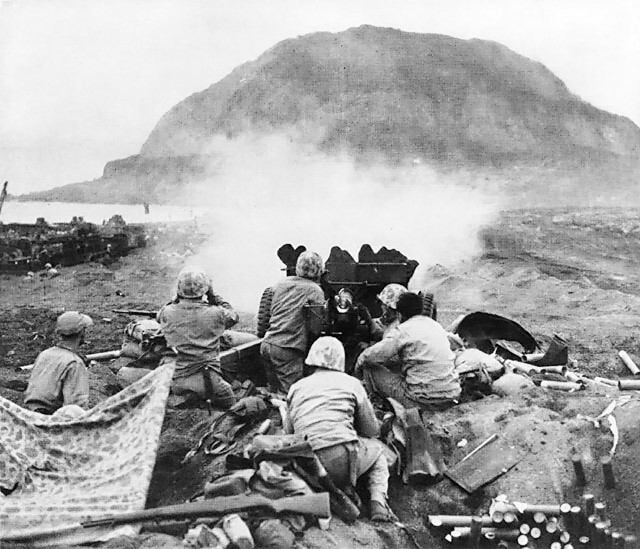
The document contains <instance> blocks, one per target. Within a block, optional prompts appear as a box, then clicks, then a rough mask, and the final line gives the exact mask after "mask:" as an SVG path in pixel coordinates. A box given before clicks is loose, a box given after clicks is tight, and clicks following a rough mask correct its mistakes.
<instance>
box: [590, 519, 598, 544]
mask: <svg viewBox="0 0 640 549" xmlns="http://www.w3.org/2000/svg"><path fill="white" fill-rule="evenodd" d="M599 521H600V519H599V518H598V517H597V516H596V515H589V516H588V517H587V525H588V528H587V535H588V536H589V538H590V539H591V540H592V541H593V542H594V543H595V539H596V524H598V522H599Z"/></svg>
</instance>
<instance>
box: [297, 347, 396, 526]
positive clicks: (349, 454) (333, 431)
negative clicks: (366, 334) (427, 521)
mask: <svg viewBox="0 0 640 549" xmlns="http://www.w3.org/2000/svg"><path fill="white" fill-rule="evenodd" d="M305 362H306V364H307V365H308V366H311V367H312V368H313V372H312V373H311V374H310V375H309V376H307V377H305V378H303V379H301V380H300V381H298V382H296V383H294V384H293V386H292V387H291V389H290V390H289V394H288V396H287V407H288V413H287V418H286V421H285V431H286V432H287V433H290V434H300V435H303V436H304V437H305V438H306V439H307V440H308V441H309V444H310V445H311V448H312V449H313V450H314V452H315V453H316V455H317V456H318V458H319V459H320V461H321V462H322V464H323V465H324V467H325V468H326V470H327V472H328V473H329V475H330V477H331V478H332V480H333V481H334V482H335V484H336V485H337V486H339V487H341V488H346V489H350V488H352V487H353V486H354V485H355V483H356V480H357V479H358V478H359V477H361V476H363V475H366V476H367V480H368V484H369V492H370V495H371V503H370V510H371V519H372V520H377V521H383V520H389V519H390V518H391V513H390V512H389V508H388V507H387V488H388V482H389V465H388V462H387V459H386V456H385V454H384V447H383V445H382V443H381V442H380V441H379V440H377V439H376V438H374V437H377V436H378V435H379V433H380V427H379V425H378V420H377V419H376V416H375V413H374V410H373V406H372V405H371V402H370V401H369V398H368V397H367V394H366V392H365V390H364V387H363V386H362V384H361V383H360V381H358V380H357V379H356V378H355V377H353V376H350V375H348V374H346V373H345V372H344V363H345V353H344V348H343V346H342V344H341V343H340V341H339V340H338V339H336V338H335V337H330V336H323V337H320V338H318V339H317V340H316V341H315V342H314V343H313V345H312V346H311V349H310V350H309V355H308V356H307V358H306V361H305Z"/></svg>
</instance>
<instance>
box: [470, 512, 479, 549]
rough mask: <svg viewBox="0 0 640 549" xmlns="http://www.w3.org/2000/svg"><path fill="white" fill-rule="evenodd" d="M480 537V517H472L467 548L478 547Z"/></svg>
mask: <svg viewBox="0 0 640 549" xmlns="http://www.w3.org/2000/svg"><path fill="white" fill-rule="evenodd" d="M481 539H482V518H481V517H472V518H471V528H470V530H469V540H468V542H467V547H468V548H469V549H479V547H480V540H481Z"/></svg>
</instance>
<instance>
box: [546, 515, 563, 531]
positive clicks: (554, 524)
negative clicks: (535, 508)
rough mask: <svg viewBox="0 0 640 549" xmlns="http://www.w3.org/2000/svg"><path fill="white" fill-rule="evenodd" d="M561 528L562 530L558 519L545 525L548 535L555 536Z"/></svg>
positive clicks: (551, 520)
mask: <svg viewBox="0 0 640 549" xmlns="http://www.w3.org/2000/svg"><path fill="white" fill-rule="evenodd" d="M559 528H560V525H559V524H558V519H556V518H552V519H549V520H547V522H546V523H545V525H544V529H545V531H546V532H547V534H555V533H556V532H557V531H558V529H559Z"/></svg>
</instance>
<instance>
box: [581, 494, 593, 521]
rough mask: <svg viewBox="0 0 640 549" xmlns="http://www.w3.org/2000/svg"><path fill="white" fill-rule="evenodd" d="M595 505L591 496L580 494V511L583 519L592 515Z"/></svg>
mask: <svg viewBox="0 0 640 549" xmlns="http://www.w3.org/2000/svg"><path fill="white" fill-rule="evenodd" d="M595 503H596V499H595V496H594V495H593V494H582V510H583V512H584V516H585V517H589V516H591V515H593V512H594V505H595Z"/></svg>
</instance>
